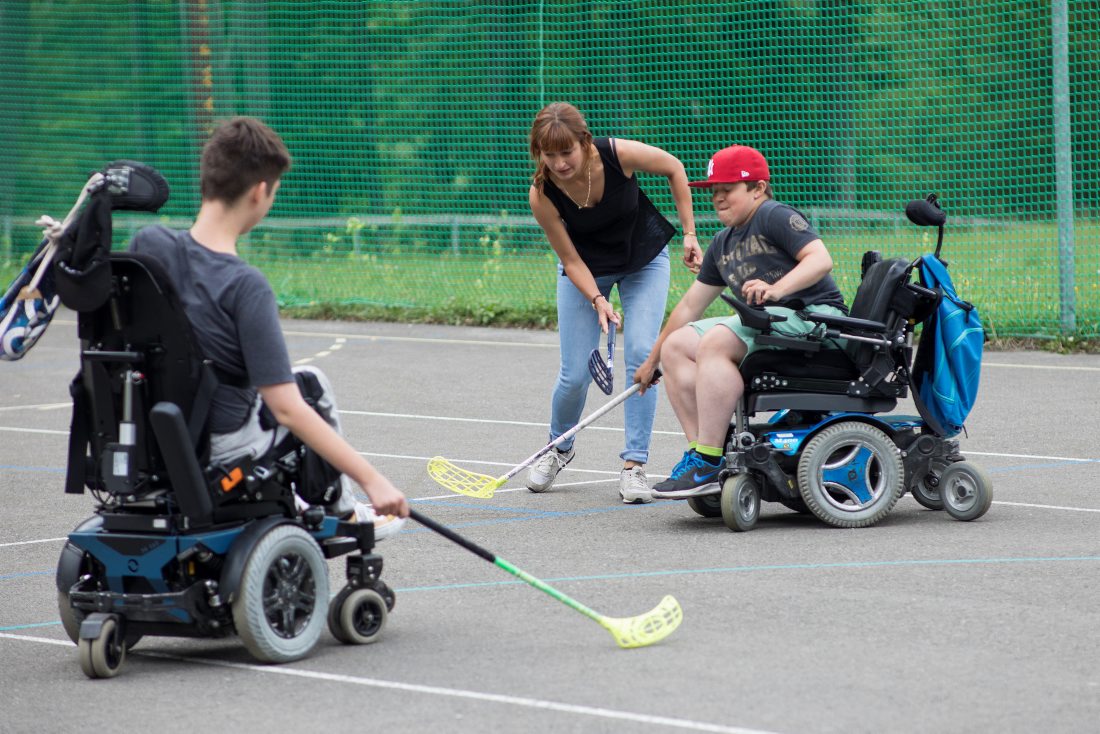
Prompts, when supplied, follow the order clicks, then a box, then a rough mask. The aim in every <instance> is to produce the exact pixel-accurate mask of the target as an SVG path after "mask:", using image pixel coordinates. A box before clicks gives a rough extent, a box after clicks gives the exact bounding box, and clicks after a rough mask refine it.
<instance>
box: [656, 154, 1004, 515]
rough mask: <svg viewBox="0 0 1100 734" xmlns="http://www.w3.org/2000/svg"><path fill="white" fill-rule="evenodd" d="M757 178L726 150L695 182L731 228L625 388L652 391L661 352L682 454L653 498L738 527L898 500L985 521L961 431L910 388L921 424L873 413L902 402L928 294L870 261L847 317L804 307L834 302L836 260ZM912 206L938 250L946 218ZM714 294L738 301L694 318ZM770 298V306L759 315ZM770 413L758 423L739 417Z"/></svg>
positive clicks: (758, 164)
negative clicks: (772, 516) (932, 230)
mask: <svg viewBox="0 0 1100 734" xmlns="http://www.w3.org/2000/svg"><path fill="white" fill-rule="evenodd" d="M768 180H769V172H768V169H767V163H766V162H765V161H764V159H763V156H761V155H760V154H759V153H758V152H757V151H755V150H752V149H751V148H745V147H743V146H733V147H732V148H727V149H725V150H723V151H720V152H719V153H718V154H716V155H715V156H714V158H713V159H712V161H711V164H710V168H709V170H708V179H707V181H703V182H697V183H694V184H692V185H693V186H705V187H708V188H712V199H713V202H714V205H715V208H716V210H717V212H718V215H719V218H720V220H721V221H722V222H723V224H725V225H727V229H726V230H723V231H722V232H721V233H719V235H717V236H716V237H715V240H714V242H713V243H712V245H711V247H710V248H709V249H708V253H707V255H706V256H705V257H704V269H703V271H702V272H701V273H700V276H699V280H698V281H697V282H696V283H695V284H693V285H692V287H691V289H689V291H688V292H687V293H686V294H685V296H684V297H683V299H682V300H681V302H680V304H678V305H677V307H676V309H674V311H673V313H672V315H671V316H670V318H669V322H668V324H667V325H666V326H665V329H664V330H663V332H662V334H661V337H660V338H659V339H658V343H657V347H656V348H655V350H654V354H652V355H651V356H650V358H649V360H647V362H646V364H644V365H643V368H644V369H639V370H638V373H637V374H636V376H635V379H636V380H637V381H639V382H642V383H643V384H648V382H649V381H651V379H652V377H651V376H652V370H653V369H654V368H655V367H656V366H657V358H658V355H659V357H660V361H661V365H662V368H663V371H664V374H665V379H666V382H667V383H668V388H667V390H668V394H669V399H670V401H671V402H672V404H673V408H674V410H675V412H676V414H677V417H678V418H679V419H680V422H681V425H682V426H683V428H684V431H685V434H686V436H687V438H688V439H689V441H690V442H691V443H690V444H689V449H688V451H687V452H685V455H684V457H683V459H681V461H680V463H679V464H678V465H677V466H676V467H675V468H674V469H673V471H672V474H671V476H670V478H669V479H668V480H666V481H665V482H662V483H660V484H658V485H656V486H655V487H654V497H655V498H662V499H687V500H688V502H689V504H690V506H691V507H692V509H693V510H695V511H696V512H697V513H699V514H701V515H703V516H707V517H714V516H718V515H721V516H722V518H723V520H724V521H725V522H726V525H727V526H728V527H730V528H731V529H732V530H739V531H740V530H748V529H750V528H752V527H753V526H754V525H755V523H756V520H757V518H758V516H759V510H760V502H761V500H768V501H777V502H780V503H782V504H784V505H786V506H788V507H790V508H791V509H795V510H797V511H800V512H810V513H812V514H814V515H816V516H817V517H818V518H820V519H821V520H823V521H825V522H826V523H829V524H831V525H835V526H839V527H862V526H867V525H871V524H873V523H875V522H877V521H878V520H880V519H881V518H883V517H884V516H885V515H886V514H887V513H888V512H889V511H890V509H891V508H892V507H893V506H894V504H895V503H896V502H897V500H898V499H899V498H900V497H901V496H902V494H903V493H904V492H905V490H906V488H909V489H910V490H911V491H912V492H913V494H914V497H915V498H916V499H917V500H918V501H919V502H921V504H923V505H925V506H927V507H930V508H934V509H941V508H943V509H947V510H948V512H949V514H951V515H952V516H954V517H956V518H957V519H961V520H971V519H975V518H977V517H979V516H981V515H982V514H984V512H985V511H986V510H987V509H988V508H989V504H990V502H991V499H992V488H991V487H992V485H991V482H990V481H989V479H988V476H987V475H986V474H985V473H984V472H983V471H982V470H981V469H980V468H979V467H977V466H975V465H973V464H970V463H969V462H966V461H963V459H962V457H961V456H960V455H959V453H958V442H957V441H953V440H950V437H951V436H952V435H954V433H957V432H958V428H961V426H959V427H953V428H955V430H954V431H953V432H952V430H950V428H945V427H944V425H943V422H941V421H937V420H935V418H934V417H933V416H931V415H929V414H928V411H927V410H926V409H925V406H924V405H923V404H922V401H921V400H920V398H919V396H918V395H917V393H916V392H914V399H915V400H916V402H917V406H918V408H919V409H920V412H921V413H922V416H924V417H925V418H926V420H923V421H922V420H921V419H919V418H915V417H908V416H885V417H883V416H879V415H876V414H878V413H882V412H886V411H890V410H892V409H893V408H894V407H895V406H896V404H897V400H898V399H899V398H903V397H905V396H906V395H907V390H908V387H909V386H910V383H911V382H912V380H911V374H910V364H911V362H912V347H911V343H912V329H913V326H914V324H915V323H916V322H918V321H921V320H924V319H925V318H927V317H929V316H930V315H931V314H933V313H934V312H935V311H936V309H937V306H938V305H939V303H940V292H938V291H935V290H932V289H929V288H926V287H923V286H921V285H917V284H914V283H910V282H909V279H910V275H911V273H912V270H913V267H914V264H911V263H908V262H906V261H905V260H902V259H893V260H887V261H882V260H881V258H880V257H878V255H877V253H867V254H866V255H865V256H864V262H863V280H862V282H861V284H860V287H859V290H858V291H857V294H856V297H855V299H854V301H853V304H852V311H851V316H850V317H848V316H844V315H843V313H841V312H832V313H830V312H829V310H827V309H822V308H820V307H817V308H815V307H814V305H815V304H822V303H831V302H832V298H835V296H834V295H833V294H834V291H835V290H836V289H835V285H833V284H832V281H831V279H830V278H828V275H827V273H828V271H829V269H831V265H832V261H831V259H830V258H829V256H828V253H827V252H826V251H825V249H824V246H823V245H822V244H821V241H820V239H818V238H817V236H816V234H814V233H813V232H812V230H810V229H809V225H808V223H807V222H806V221H805V219H803V218H802V216H801V215H800V214H799V213H798V212H796V211H795V210H793V209H790V208H789V207H784V206H783V205H781V204H778V203H776V202H774V201H772V200H771V199H770V191H769V189H768V187H767V185H766V183H761V182H767V181H768ZM742 181H744V182H745V183H742ZM917 204H920V205H926V206H927V208H928V210H930V211H931V212H933V213H932V214H929V212H927V211H924V209H922V208H921V207H918V209H920V211H921V212H923V213H924V214H925V216H924V217H921V216H917V217H916V218H915V219H914V216H913V214H912V213H910V212H909V210H907V213H910V218H911V219H914V221H915V222H916V223H918V224H938V225H940V226H941V230H940V234H941V242H942V223H943V217H942V212H940V211H939V210H938V209H936V208H933V205H932V204H931V203H930V202H914V205H917ZM912 207H913V205H910V208H912ZM925 219H926V220H927V221H924V220H925ZM918 220H921V221H918ZM761 255H763V256H761ZM938 256H939V249H938V248H937V251H936V256H935V257H936V259H937V260H938ZM931 257H932V256H926V259H927V258H931ZM708 263H710V264H712V267H711V268H709V274H708V268H707V264H708ZM765 269H767V270H766V272H765ZM922 276H923V271H922ZM726 283H728V284H730V285H731V286H732V287H734V289H735V292H739V293H740V294H741V295H742V296H743V298H744V301H746V302H747V303H745V302H743V301H740V300H737V299H732V298H728V297H727V296H726V295H725V294H722V297H723V298H724V299H725V300H727V301H728V302H729V303H730V304H731V305H733V306H734V307H735V309H736V311H737V312H738V313H737V315H736V316H735V317H733V318H732V319H725V318H720V319H710V320H706V321H702V322H699V321H696V319H698V318H699V317H700V316H701V315H702V313H703V311H704V310H705V309H706V307H707V306H709V304H710V303H711V302H712V301H713V300H714V298H715V297H716V296H717V295H719V293H721V290H722V288H723V286H724V285H725V284H726ZM836 295H839V293H836ZM952 295H953V293H952ZM803 299H805V300H803ZM766 302H775V303H776V305H775V306H768V307H766V308H760V307H759V306H762V305H763V304H764V303H766ZM967 305H969V304H967ZM754 306H757V307H755V308H754ZM976 320H977V318H976V314H975V315H974V321H975V322H976ZM718 327H726V328H718ZM971 331H978V332H980V325H979V326H978V328H977V329H971ZM928 333H929V329H928V328H927V327H926V334H928ZM976 336H977V339H978V355H979V357H978V361H979V362H980V339H981V336H980V333H979V334H978V335H976ZM974 337H975V335H974V334H971V335H969V337H968V339H969V341H971V342H973V339H974ZM927 341H928V342H929V343H931V342H932V341H933V340H932V339H930V338H929V339H927ZM924 347H925V340H922V350H923V349H924ZM920 361H921V358H920V355H918V362H920ZM976 379H977V378H976V375H975V376H974V378H973V380H974V388H975V389H976ZM770 411H777V412H776V413H775V415H774V416H773V417H772V419H771V420H770V421H769V422H768V423H764V424H751V425H750V424H749V423H748V422H747V420H746V418H747V416H752V415H754V414H755V413H757V412H770ZM731 419H732V422H733V425H732V426H731ZM960 422H961V421H960Z"/></svg>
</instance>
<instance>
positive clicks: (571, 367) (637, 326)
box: [550, 248, 669, 464]
mask: <svg viewBox="0 0 1100 734" xmlns="http://www.w3.org/2000/svg"><path fill="white" fill-rule="evenodd" d="M561 272H562V270H561V265H558V276H559V277H558V337H559V340H560V342H561V367H560V368H559V370H558V381H557V384H556V385H554V398H553V402H552V403H551V414H550V440H551V441H553V440H554V439H556V438H557V437H558V436H560V435H562V434H563V433H565V432H566V431H568V430H569V429H571V428H572V427H573V426H575V425H577V422H578V421H580V418H581V412H582V411H583V410H584V399H585V398H586V397H587V396H588V384H589V383H590V382H592V375H591V374H589V372H588V355H589V354H591V353H592V350H593V349H597V348H598V349H599V350H600V351H601V352H602V353H604V354H606V349H607V339H606V337H604V335H603V333H602V332H601V331H600V321H599V319H598V318H597V317H596V312H595V311H593V310H592V304H591V302H590V301H589V300H588V299H587V298H585V297H584V294H582V293H581V292H580V291H578V290H577V287H576V286H575V285H573V282H572V281H571V280H569V278H566V277H565V276H563V275H562V274H561ZM668 277H669V261H668V249H667V248H666V249H665V250H663V251H662V252H661V253H660V254H659V255H657V257H655V258H653V260H651V261H650V262H649V264H648V265H646V266H645V267H644V268H642V269H641V270H639V271H637V272H635V273H629V274H625V275H623V274H613V275H601V276H600V277H598V278H596V285H597V286H598V287H599V289H600V293H603V294H604V295H605V296H610V295H611V288H612V287H613V286H618V288H619V300H620V301H621V302H622V307H623V327H622V331H621V332H620V333H621V334H622V336H623V339H622V342H623V345H624V347H625V349H624V351H625V353H626V385H625V386H624V387H623V389H624V390H625V389H626V388H627V387H629V386H630V385H632V384H633V379H634V370H636V369H638V367H639V366H640V365H641V364H642V362H644V361H645V358H646V357H648V356H649V353H650V351H651V350H652V349H653V343H654V342H655V341H657V335H658V334H659V333H660V331H661V322H662V321H663V320H664V318H665V303H666V302H667V300H668ZM616 361H618V360H616ZM616 372H618V370H616ZM616 392H621V391H620V390H617V391H616ZM623 409H624V414H625V421H626V445H625V448H624V449H623V452H622V453H621V454H619V455H620V456H621V457H622V459H623V460H624V461H636V462H638V463H641V464H644V463H646V462H647V461H648V460H649V439H650V437H651V435H652V433H653V415H654V413H655V412H656V411H657V389H656V387H653V388H650V389H649V390H646V393H645V395H632V396H630V397H629V398H628V399H627V400H626V402H625V403H624V404H623ZM572 445H573V440H572V439H570V440H569V441H567V442H566V443H564V444H562V445H561V446H559V447H558V448H559V449H561V450H562V451H568V450H569V448H570V447H571V446H572Z"/></svg>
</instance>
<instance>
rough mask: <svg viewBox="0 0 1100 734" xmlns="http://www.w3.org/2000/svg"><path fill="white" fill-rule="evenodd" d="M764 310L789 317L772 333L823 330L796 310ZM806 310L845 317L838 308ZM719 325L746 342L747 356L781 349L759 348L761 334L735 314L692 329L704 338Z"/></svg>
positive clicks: (836, 342) (836, 343)
mask: <svg viewBox="0 0 1100 734" xmlns="http://www.w3.org/2000/svg"><path fill="white" fill-rule="evenodd" d="M764 310H766V311H767V312H768V313H773V314H776V315H777V316H786V317H787V320H786V321H780V322H777V323H774V324H772V331H773V332H774V333H776V334H779V335H781V336H802V335H804V334H809V333H810V332H811V331H813V330H814V329H821V328H823V327H821V326H820V325H819V324H815V323H814V322H812V321H806V320H805V319H803V318H801V317H800V316H799V315H798V312H797V311H795V310H794V309H790V308H784V307H783V306H765V307H764ZM805 310H806V311H810V312H812V313H823V314H829V315H831V316H843V315H844V312H843V311H841V310H840V309H839V308H837V307H836V306H825V305H814V306H807V307H806V308H805ZM719 324H721V325H722V326H725V327H726V328H727V329H729V330H730V331H732V332H733V333H734V334H736V335H737V338H738V339H740V340H741V341H743V342H745V345H746V346H748V348H749V351H748V352H746V354H752V353H753V352H755V351H756V350H758V349H778V348H779V347H772V346H757V345H756V335H757V334H759V333H760V332H759V331H757V330H756V329H750V328H749V327H747V326H745V325H744V324H742V323H741V317H740V316H738V315H737V314H734V315H733V316H717V317H715V318H712V319H702V320H701V321H692V322H691V328H693V329H695V333H697V334H698V335H699V336H702V335H703V334H705V333H707V332H708V331H710V330H711V329H713V328H714V327H715V326H718V325H719ZM829 346H833V347H843V346H844V341H843V340H842V339H840V340H834V342H833V343H832V344H830V345H829Z"/></svg>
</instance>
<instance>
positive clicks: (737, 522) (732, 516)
mask: <svg viewBox="0 0 1100 734" xmlns="http://www.w3.org/2000/svg"><path fill="white" fill-rule="evenodd" d="M718 501H719V504H720V505H721V508H722V521H723V522H724V523H726V527H727V528H729V529H730V530H732V531H733V532H735V533H743V532H746V531H749V530H752V529H753V527H754V526H755V525H756V521H757V519H758V518H759V517H760V485H758V484H757V483H756V481H755V480H754V479H753V478H752V477H750V476H749V475H748V474H738V475H736V476H732V477H730V478H728V479H727V480H726V481H724V482H722V494H721V495H720V497H719V500H718Z"/></svg>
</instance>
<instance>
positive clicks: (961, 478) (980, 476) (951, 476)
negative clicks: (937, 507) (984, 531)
mask: <svg viewBox="0 0 1100 734" xmlns="http://www.w3.org/2000/svg"><path fill="white" fill-rule="evenodd" d="M940 497H942V498H943V509H944V510H946V511H947V514H948V515H950V516H951V517H953V518H955V519H956V520H962V521H963V522H967V521H970V520H977V519H978V518H979V517H981V516H982V515H984V514H985V513H986V512H987V511H988V510H989V506H990V505H991V504H993V480H992V479H990V477H989V474H988V473H987V472H986V471H985V469H983V468H981V467H980V466H978V465H977V464H972V463H971V462H969V461H958V462H955V463H954V464H951V466H949V467H947V468H946V469H944V470H943V474H941V475H940Z"/></svg>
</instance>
